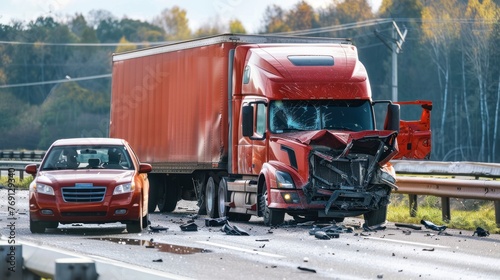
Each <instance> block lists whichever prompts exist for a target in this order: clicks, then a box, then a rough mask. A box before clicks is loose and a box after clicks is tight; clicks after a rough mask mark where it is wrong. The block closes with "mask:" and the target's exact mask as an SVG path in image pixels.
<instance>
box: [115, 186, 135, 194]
mask: <svg viewBox="0 0 500 280" xmlns="http://www.w3.org/2000/svg"><path fill="white" fill-rule="evenodd" d="M133 191H134V184H132V183H126V184H121V185H118V186H116V187H115V190H114V191H113V195H115V194H122V193H129V192H133Z"/></svg>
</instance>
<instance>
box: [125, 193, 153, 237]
mask: <svg viewBox="0 0 500 280" xmlns="http://www.w3.org/2000/svg"><path fill="white" fill-rule="evenodd" d="M142 207H143V204H142V201H141V205H140V207H139V219H138V220H137V221H131V222H129V223H128V224H127V231H128V233H141V232H142V229H143V223H144V217H143V216H142V209H143V208H142ZM147 216H148V215H146V217H147ZM146 219H147V218H146Z"/></svg>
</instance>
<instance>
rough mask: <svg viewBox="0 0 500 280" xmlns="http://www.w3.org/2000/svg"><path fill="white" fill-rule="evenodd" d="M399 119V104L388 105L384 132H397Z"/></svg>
mask: <svg viewBox="0 0 500 280" xmlns="http://www.w3.org/2000/svg"><path fill="white" fill-rule="evenodd" d="M399 119H400V116H399V104H388V105H387V115H386V116H385V123H384V130H395V131H397V132H399Z"/></svg>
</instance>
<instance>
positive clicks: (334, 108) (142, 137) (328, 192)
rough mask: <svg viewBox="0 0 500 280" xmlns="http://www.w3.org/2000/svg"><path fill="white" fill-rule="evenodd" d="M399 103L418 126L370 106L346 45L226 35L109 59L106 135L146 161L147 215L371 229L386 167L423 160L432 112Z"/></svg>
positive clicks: (381, 217)
mask: <svg viewBox="0 0 500 280" xmlns="http://www.w3.org/2000/svg"><path fill="white" fill-rule="evenodd" d="M406 103H408V104H416V105H419V106H421V108H422V115H421V118H420V119H419V120H416V121H409V122H404V121H400V119H399V118H400V117H399V116H400V115H399V108H400V105H398V104H394V103H393V102H390V101H373V100H372V96H371V89H370V84H369V80H368V76H367V73H366V70H365V68H364V66H363V64H362V63H361V62H360V61H359V60H358V55H357V49H356V47H355V46H354V45H352V43H351V42H350V41H349V40H346V39H332V38H310V37H307V38H306V37H282V36H267V35H263V36H260V35H238V34H223V35H218V36H213V37H207V38H202V39H196V40H190V41H184V42H177V43H173V44H168V45H163V46H155V47H151V48H145V49H140V50H136V51H130V52H125V53H118V54H114V55H113V74H112V99H111V121H110V137H115V138H123V139H126V140H127V141H128V142H129V143H131V145H132V146H134V147H135V149H136V152H137V154H138V155H139V156H140V158H141V160H143V161H145V162H148V163H151V165H152V167H153V171H152V173H150V174H149V178H150V196H149V210H150V211H155V210H156V207H158V209H159V210H160V211H165V212H169V211H173V210H174V209H175V207H176V204H177V202H178V201H179V200H180V199H185V200H197V202H198V206H199V207H200V211H199V213H200V214H207V215H208V216H210V217H212V218H216V217H225V216H227V217H228V218H229V219H232V220H240V221H247V220H249V219H250V217H251V215H256V216H259V217H263V218H264V223H265V224H267V225H278V224H280V223H282V222H283V221H284V217H285V214H289V215H292V216H293V217H294V218H296V219H297V220H301V221H302V220H313V219H331V220H336V221H341V220H343V219H344V218H345V217H350V216H358V215H364V217H365V225H367V226H374V225H378V224H381V223H383V222H385V218H386V213H387V204H388V203H389V197H390V194H391V191H392V190H393V189H395V188H397V186H396V184H395V183H396V179H395V172H394V169H393V167H392V166H391V164H390V162H389V161H390V160H391V159H394V158H397V157H398V151H400V150H401V151H402V153H399V157H407V158H427V157H428V155H429V154H430V149H431V145H430V124H429V122H430V110H431V106H432V105H431V103H430V102H428V101H417V102H406ZM375 104H383V106H380V107H384V110H383V114H385V115H386V117H385V123H384V128H383V129H380V130H379V129H377V127H376V124H375V119H376V116H375V110H374V105H375ZM400 125H401V128H400ZM399 131H401V132H402V133H403V132H404V135H403V134H400V135H399V136H398V132H399ZM399 137H404V140H403V141H402V142H403V145H401V146H400V147H399V148H398V141H397V140H398V138H399ZM205 211H206V212H205Z"/></svg>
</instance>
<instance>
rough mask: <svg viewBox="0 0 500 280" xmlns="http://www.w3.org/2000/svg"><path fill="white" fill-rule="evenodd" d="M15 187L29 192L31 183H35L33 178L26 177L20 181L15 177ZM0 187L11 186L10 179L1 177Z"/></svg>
mask: <svg viewBox="0 0 500 280" xmlns="http://www.w3.org/2000/svg"><path fill="white" fill-rule="evenodd" d="M14 180H15V181H14V186H15V188H16V189H24V190H27V189H28V188H29V186H30V183H31V182H32V181H33V176H26V177H24V178H23V180H20V179H19V177H14ZM0 185H1V186H4V187H6V188H7V187H8V186H9V177H8V176H1V177H0Z"/></svg>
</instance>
